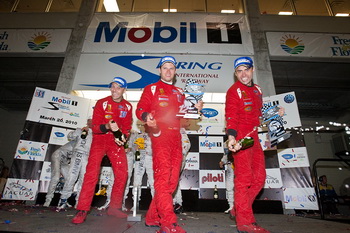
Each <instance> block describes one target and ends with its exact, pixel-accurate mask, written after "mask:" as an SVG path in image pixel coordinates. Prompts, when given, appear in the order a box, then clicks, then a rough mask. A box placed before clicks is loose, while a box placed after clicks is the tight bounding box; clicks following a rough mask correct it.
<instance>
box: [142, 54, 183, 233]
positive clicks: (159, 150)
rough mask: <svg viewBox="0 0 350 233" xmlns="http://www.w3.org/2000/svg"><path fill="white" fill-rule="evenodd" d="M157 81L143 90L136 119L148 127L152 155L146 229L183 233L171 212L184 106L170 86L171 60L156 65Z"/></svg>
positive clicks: (178, 94) (181, 99)
mask: <svg viewBox="0 0 350 233" xmlns="http://www.w3.org/2000/svg"><path fill="white" fill-rule="evenodd" d="M158 67H159V72H160V81H158V82H156V83H154V84H151V85H148V86H146V87H145V89H144V91H143V93H142V96H141V99H140V101H139V103H138V105H137V109H136V116H137V117H138V118H139V119H140V120H142V121H144V122H146V124H147V125H148V126H149V127H150V131H151V133H150V136H151V140H152V151H153V171H154V189H155V195H154V197H153V200H152V202H151V204H150V207H149V209H148V212H147V214H146V220H145V223H146V226H160V227H161V229H160V231H159V232H162V233H163V232H164V233H168V232H174V233H175V232H176V233H179V232H180V233H183V232H185V231H184V230H183V229H182V228H181V227H180V226H179V225H178V224H177V217H176V215H175V213H174V211H173V198H172V194H173V192H174V191H175V189H176V187H177V185H178V182H179V174H180V169H181V162H182V144H181V134H180V119H179V117H177V116H176V114H177V113H179V110H180V106H182V105H183V103H184V98H185V97H184V95H183V92H182V90H181V89H180V88H178V87H175V86H174V85H173V79H174V77H175V71H176V61H175V58H173V57H171V56H165V57H163V58H162V59H161V60H160V63H159V65H158Z"/></svg>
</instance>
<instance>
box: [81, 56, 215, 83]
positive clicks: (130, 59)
mask: <svg viewBox="0 0 350 233" xmlns="http://www.w3.org/2000/svg"><path fill="white" fill-rule="evenodd" d="M160 58H161V56H132V55H122V56H115V57H111V58H110V59H109V62H111V63H114V64H115V65H117V66H120V67H123V68H125V69H126V70H129V71H131V72H134V73H136V74H138V75H137V76H139V77H140V78H139V79H138V80H136V81H133V82H129V80H128V77H122V76H121V77H122V78H124V79H125V80H127V81H128V89H139V88H144V87H145V86H147V85H149V84H152V83H155V82H157V81H158V80H159V74H155V73H152V72H150V71H149V70H150V66H149V65H146V64H143V61H145V60H152V63H153V64H154V66H153V68H155V67H157V65H158V63H159V59H160ZM221 68H222V62H218V61H186V60H179V59H177V63H176V69H177V70H220V69H221ZM152 70H154V69H152ZM118 76H119V75H118ZM80 85H82V86H90V87H97V88H108V84H80Z"/></svg>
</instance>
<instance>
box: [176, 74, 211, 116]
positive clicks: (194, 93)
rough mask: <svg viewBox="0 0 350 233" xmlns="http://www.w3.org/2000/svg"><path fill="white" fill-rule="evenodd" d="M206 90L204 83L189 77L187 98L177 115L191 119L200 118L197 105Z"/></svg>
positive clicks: (186, 87)
mask: <svg viewBox="0 0 350 233" xmlns="http://www.w3.org/2000/svg"><path fill="white" fill-rule="evenodd" d="M204 90H205V88H204V85H203V84H199V83H198V82H197V81H196V80H194V79H187V81H186V86H185V92H184V93H185V96H186V98H185V101H184V105H183V106H181V108H180V111H179V113H178V114H177V116H181V117H183V118H190V119H198V118H200V114H199V112H198V109H197V108H196V107H195V105H196V104H197V103H198V102H199V101H200V100H201V99H202V98H203V95H204Z"/></svg>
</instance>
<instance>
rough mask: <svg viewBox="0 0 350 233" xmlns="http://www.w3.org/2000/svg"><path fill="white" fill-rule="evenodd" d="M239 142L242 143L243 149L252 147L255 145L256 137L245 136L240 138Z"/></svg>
mask: <svg viewBox="0 0 350 233" xmlns="http://www.w3.org/2000/svg"><path fill="white" fill-rule="evenodd" d="M237 143H239V144H241V146H242V148H241V150H244V149H247V148H249V147H252V146H253V145H254V138H252V137H244V138H242V139H240V140H238V142H237Z"/></svg>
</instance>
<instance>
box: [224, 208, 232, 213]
mask: <svg viewBox="0 0 350 233" xmlns="http://www.w3.org/2000/svg"><path fill="white" fill-rule="evenodd" d="M231 210H232V207H230V208H228V209H227V210H225V211H224V213H225V214H229V213H230V212H231Z"/></svg>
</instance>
